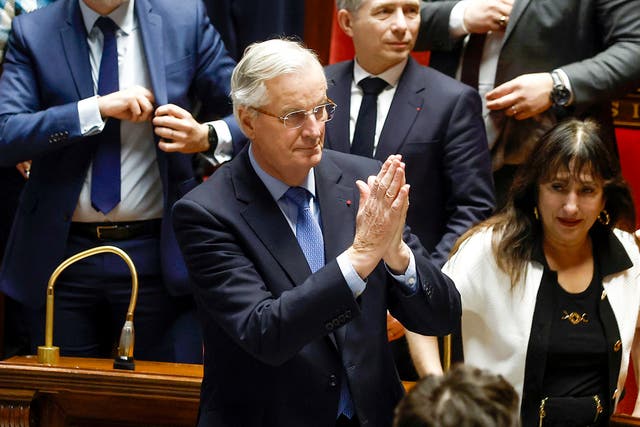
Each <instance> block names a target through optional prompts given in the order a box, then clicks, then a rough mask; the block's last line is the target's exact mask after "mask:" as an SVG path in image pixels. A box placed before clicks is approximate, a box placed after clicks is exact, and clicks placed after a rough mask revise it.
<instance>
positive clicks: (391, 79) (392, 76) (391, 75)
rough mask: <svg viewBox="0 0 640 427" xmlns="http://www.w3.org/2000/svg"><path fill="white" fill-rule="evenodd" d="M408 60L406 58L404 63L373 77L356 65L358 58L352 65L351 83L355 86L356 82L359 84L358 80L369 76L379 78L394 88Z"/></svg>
mask: <svg viewBox="0 0 640 427" xmlns="http://www.w3.org/2000/svg"><path fill="white" fill-rule="evenodd" d="M408 60H409V59H408V58H407V59H405V60H404V61H402V62H400V63H398V64H396V65H394V66H393V67H391V68H389V69H387V70H385V71H383V72H382V73H380V74H378V75H373V74H371V73H369V72H367V71H365V69H364V68H362V67H361V66H360V64H358V58H356V59H355V61H354V63H353V81H354V82H356V84H357V83H358V82H360V80H362V79H364V78H367V77H370V76H371V77H379V78H381V79H382V80H384V81H385V82H387V83H389V85H390V86H393V87H396V85H397V84H398V81H399V80H400V76H402V72H403V71H404V67H405V66H406V65H407V61H408Z"/></svg>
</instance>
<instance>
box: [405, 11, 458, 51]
mask: <svg viewBox="0 0 640 427" xmlns="http://www.w3.org/2000/svg"><path fill="white" fill-rule="evenodd" d="M457 3H458V2H457V1H423V2H422V5H421V11H420V32H419V33H418V38H417V41H416V46H415V50H434V51H448V50H452V49H453V48H454V47H455V46H456V44H457V43H458V42H459V40H455V39H452V38H451V37H450V36H449V16H450V15H451V10H452V9H453V7H454V6H455V5H456V4H457Z"/></svg>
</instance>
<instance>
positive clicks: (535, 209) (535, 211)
mask: <svg viewBox="0 0 640 427" xmlns="http://www.w3.org/2000/svg"><path fill="white" fill-rule="evenodd" d="M533 216H534V217H536V219H540V215H539V214H538V207H537V206H534V207H533Z"/></svg>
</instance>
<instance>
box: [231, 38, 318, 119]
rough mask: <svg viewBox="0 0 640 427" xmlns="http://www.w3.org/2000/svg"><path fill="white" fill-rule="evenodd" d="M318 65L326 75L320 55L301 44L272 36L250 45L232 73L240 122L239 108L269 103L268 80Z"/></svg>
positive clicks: (235, 111) (235, 106)
mask: <svg viewBox="0 0 640 427" xmlns="http://www.w3.org/2000/svg"><path fill="white" fill-rule="evenodd" d="M310 68H317V69H318V70H319V71H320V73H322V74H324V71H323V69H322V65H320V61H318V57H317V56H316V54H315V52H313V51H312V50H311V49H307V48H306V47H304V46H303V45H302V44H301V43H299V42H297V41H293V40H286V39H273V40H267V41H264V42H259V43H253V44H251V45H249V46H248V47H247V48H246V49H245V51H244V55H243V56H242V59H241V60H240V62H238V65H236V68H235V69H234V70H233V75H232V76H231V99H232V101H233V113H234V114H235V116H236V119H237V120H238V122H240V119H239V117H238V108H239V107H241V106H242V107H261V106H263V105H265V104H268V103H269V98H268V93H267V87H266V86H265V82H266V81H268V80H271V79H274V78H276V77H279V76H281V75H283V74H293V73H300V72H305V73H308V71H309V69H310Z"/></svg>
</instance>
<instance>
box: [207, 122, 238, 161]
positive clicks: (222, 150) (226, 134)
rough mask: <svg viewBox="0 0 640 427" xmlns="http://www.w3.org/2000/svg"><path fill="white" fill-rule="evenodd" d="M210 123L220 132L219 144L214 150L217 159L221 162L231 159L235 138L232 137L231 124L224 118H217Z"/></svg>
mask: <svg viewBox="0 0 640 427" xmlns="http://www.w3.org/2000/svg"><path fill="white" fill-rule="evenodd" d="M209 124H210V125H211V126H213V128H214V129H215V130H216V133H217V134H218V146H217V147H216V151H215V152H214V156H215V157H216V160H217V161H218V162H219V163H223V162H226V161H229V160H231V157H232V156H233V138H231V131H230V130H229V126H228V125H227V123H225V121H224V120H216V121H214V122H211V123H209Z"/></svg>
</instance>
